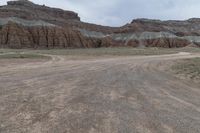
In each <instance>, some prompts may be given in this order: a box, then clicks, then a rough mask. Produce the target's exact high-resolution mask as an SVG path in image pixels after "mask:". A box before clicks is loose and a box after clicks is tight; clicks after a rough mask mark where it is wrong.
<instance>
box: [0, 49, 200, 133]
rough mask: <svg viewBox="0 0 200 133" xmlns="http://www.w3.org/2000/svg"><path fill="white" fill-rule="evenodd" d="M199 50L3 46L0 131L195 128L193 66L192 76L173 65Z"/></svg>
mask: <svg viewBox="0 0 200 133" xmlns="http://www.w3.org/2000/svg"><path fill="white" fill-rule="evenodd" d="M199 57H200V49H198V48H188V49H186V48H183V49H170V50H169V49H131V48H121V49H120V48H113V49H97V50H94V49H91V50H90V49H85V50H81V49H78V50H10V49H1V50H0V132H1V133H199V132H200V82H198V81H199V80H198V76H199V75H200V74H199V73H198V72H199V71H195V70H194V71H195V72H194V73H195V76H196V78H195V79H196V80H193V79H190V78H183V77H184V70H183V71H178V73H174V72H173V71H174V70H176V69H177V68H181V67H180V66H177V67H174V68H176V69H173V70H171V68H173V67H172V66H174V65H176V64H177V63H178V64H179V63H183V62H184V61H187V60H193V59H195V61H194V63H195V62H198V61H199V59H198V58H199ZM196 60H197V61H196ZM179 65H180V64H179ZM198 65H199V64H198ZM193 66H195V65H193ZM195 67H196V66H195ZM185 68H187V66H185ZM196 68H198V67H196ZM181 72H183V73H181ZM181 75H182V78H181ZM186 75H188V73H186Z"/></svg>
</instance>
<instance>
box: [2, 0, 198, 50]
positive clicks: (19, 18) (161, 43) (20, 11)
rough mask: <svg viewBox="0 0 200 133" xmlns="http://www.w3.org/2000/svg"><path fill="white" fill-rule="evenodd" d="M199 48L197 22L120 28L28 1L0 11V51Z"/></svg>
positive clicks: (143, 21) (140, 23) (147, 21)
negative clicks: (123, 47)
mask: <svg viewBox="0 0 200 133" xmlns="http://www.w3.org/2000/svg"><path fill="white" fill-rule="evenodd" d="M191 45H192V46H200V19H198V18H192V19H189V20H186V21H160V20H150V19H136V20H133V21H132V22H131V23H130V24H127V25H124V26H122V27H108V26H100V25H95V24H89V23H84V22H82V21H80V18H79V16H78V14H77V13H75V12H72V11H65V10H62V9H57V8H50V7H47V6H45V5H37V4H34V3H32V2H30V1H28V0H18V1H9V2H8V3H7V5H6V6H1V7H0V47H3V48H92V47H93V48H98V47H117V46H132V47H165V48H172V47H185V46H191Z"/></svg>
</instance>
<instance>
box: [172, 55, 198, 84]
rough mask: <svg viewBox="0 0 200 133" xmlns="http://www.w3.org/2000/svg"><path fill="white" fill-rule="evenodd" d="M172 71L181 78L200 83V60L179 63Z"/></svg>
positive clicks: (186, 60) (187, 60)
mask: <svg viewBox="0 0 200 133" xmlns="http://www.w3.org/2000/svg"><path fill="white" fill-rule="evenodd" d="M172 69H173V71H174V72H175V73H176V74H177V75H179V76H182V77H185V78H190V79H193V80H197V81H200V58H194V59H185V60H182V61H179V62H178V63H176V64H175V65H174V66H172Z"/></svg>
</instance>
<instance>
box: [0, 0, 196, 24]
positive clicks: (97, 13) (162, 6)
mask: <svg viewBox="0 0 200 133" xmlns="http://www.w3.org/2000/svg"><path fill="white" fill-rule="evenodd" d="M6 1H7V0H0V5H5V4H6ZM31 1H32V2H34V3H37V4H45V5H46V6H51V7H57V8H62V9H64V10H71V11H75V12H77V13H78V14H79V16H80V17H81V20H82V21H84V22H89V23H95V24H101V25H107V26H122V25H125V24H127V23H130V22H131V21H132V20H133V19H136V18H149V19H161V20H185V19H188V18H193V17H199V18H200V0H31Z"/></svg>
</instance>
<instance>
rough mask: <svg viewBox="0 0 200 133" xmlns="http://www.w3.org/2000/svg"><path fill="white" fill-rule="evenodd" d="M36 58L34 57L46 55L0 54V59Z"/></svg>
mask: <svg viewBox="0 0 200 133" xmlns="http://www.w3.org/2000/svg"><path fill="white" fill-rule="evenodd" d="M13 58H15V59H26V58H28V59H36V58H48V57H46V56H43V55H39V54H31V53H30V54H25V53H19V52H18V53H8V54H2V55H1V54H0V59H13Z"/></svg>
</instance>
